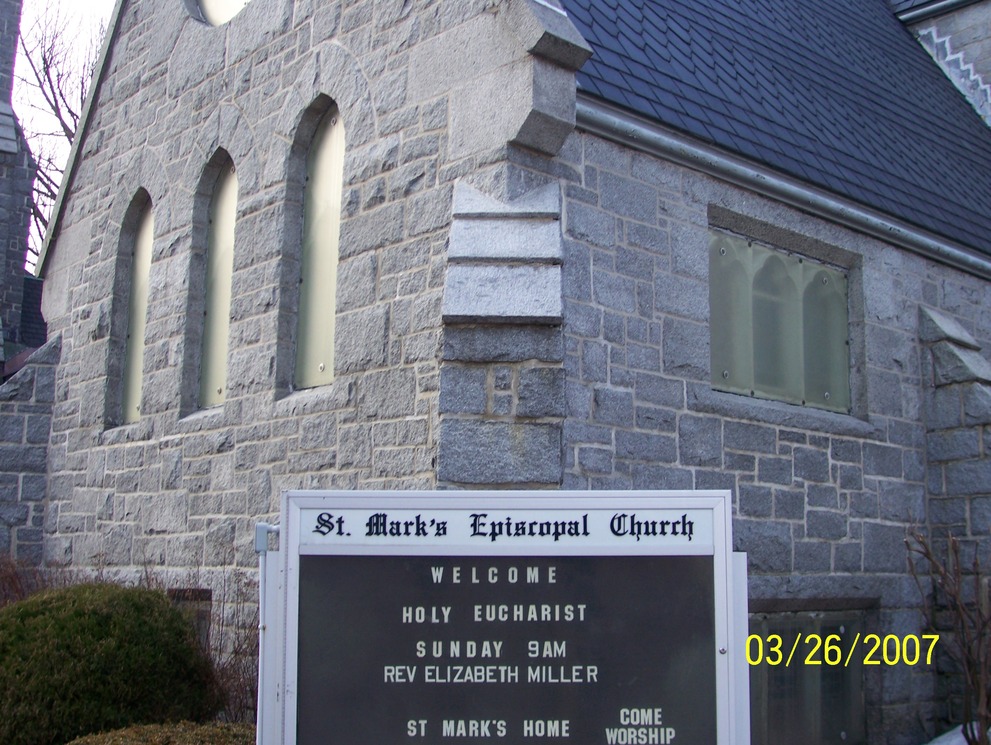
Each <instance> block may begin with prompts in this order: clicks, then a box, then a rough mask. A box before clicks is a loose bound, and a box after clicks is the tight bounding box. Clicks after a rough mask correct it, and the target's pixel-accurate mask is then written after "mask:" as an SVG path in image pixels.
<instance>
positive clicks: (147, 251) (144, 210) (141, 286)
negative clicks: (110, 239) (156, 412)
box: [120, 198, 155, 424]
mask: <svg viewBox="0 0 991 745" xmlns="http://www.w3.org/2000/svg"><path fill="white" fill-rule="evenodd" d="M143 202H144V203H143V204H142V205H141V206H139V207H138V208H137V209H138V214H137V218H136V220H134V222H133V223H132V224H134V225H135V226H136V227H135V228H134V230H133V232H132V233H131V234H130V235H128V236H127V238H126V239H125V240H127V241H128V242H130V244H131V245H130V250H131V256H130V284H129V286H128V289H127V294H128V309H127V332H126V334H125V341H124V364H123V370H122V374H121V379H122V392H121V406H120V421H121V422H123V423H124V424H129V423H131V422H136V421H138V419H140V418H141V388H142V377H143V366H144V350H145V325H146V320H147V315H148V277H149V274H150V272H151V253H152V243H153V238H154V234H155V219H154V217H153V215H152V210H151V202H150V201H148V200H147V199H146V198H145V199H144V200H143Z"/></svg>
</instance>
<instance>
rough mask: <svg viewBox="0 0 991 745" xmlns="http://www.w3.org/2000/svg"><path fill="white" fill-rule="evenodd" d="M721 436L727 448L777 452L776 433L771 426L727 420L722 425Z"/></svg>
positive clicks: (744, 450) (754, 451) (749, 451)
mask: <svg viewBox="0 0 991 745" xmlns="http://www.w3.org/2000/svg"><path fill="white" fill-rule="evenodd" d="M723 438H724V441H725V445H726V448H727V449H728V450H741V451H743V452H747V453H767V454H774V453H775V452H777V442H778V435H777V430H776V429H774V428H773V427H766V426H764V425H760V424H751V423H749V422H735V421H727V422H726V423H725V424H724V425H723Z"/></svg>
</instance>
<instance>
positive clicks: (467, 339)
mask: <svg viewBox="0 0 991 745" xmlns="http://www.w3.org/2000/svg"><path fill="white" fill-rule="evenodd" d="M444 359H445V360H450V361H459V362H523V361H525V360H540V361H543V362H561V361H562V360H563V359H564V337H563V336H562V334H561V329H560V328H559V327H552V326H547V327H540V326H503V327H498V326H497V327H478V328H475V327H463V328H462V327H449V328H446V329H444Z"/></svg>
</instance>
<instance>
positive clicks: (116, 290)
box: [44, 0, 588, 584]
mask: <svg viewBox="0 0 991 745" xmlns="http://www.w3.org/2000/svg"><path fill="white" fill-rule="evenodd" d="M115 33H116V36H115V37H114V43H113V45H112V47H111V50H110V55H109V58H108V60H107V64H106V66H105V68H104V76H103V79H102V82H101V84H100V87H99V89H98V94H97V97H96V103H95V107H94V109H93V113H92V117H91V119H90V121H89V123H88V125H87V128H86V134H85V140H84V141H83V142H82V145H81V148H80V150H79V153H80V158H79V161H78V164H77V168H76V171H75V173H74V177H73V182H72V187H71V189H70V191H69V194H68V196H67V197H66V199H65V204H64V209H63V211H62V214H61V222H60V224H59V228H58V232H57V235H56V237H55V239H54V240H53V242H52V245H51V248H50V250H49V253H48V255H47V257H46V263H45V266H44V276H45V277H46V281H47V283H48V285H47V289H46V294H45V304H44V312H45V317H46V319H47V321H48V323H49V330H50V334H51V335H52V336H55V335H58V336H59V337H60V338H61V340H62V361H61V365H60V367H59V382H58V387H57V390H56V396H55V406H54V413H53V422H52V434H51V444H50V449H49V458H48V471H49V483H48V509H47V515H46V530H47V536H46V541H45V558H46V560H47V561H49V562H54V563H60V564H61V563H69V564H72V565H76V566H80V567H93V566H100V567H103V568H104V569H105V570H106V571H110V572H117V573H120V574H123V575H126V574H129V573H130V574H133V573H135V572H139V571H145V570H146V569H149V568H150V569H152V570H155V571H159V572H162V573H164V574H169V573H171V574H172V575H173V576H181V575H188V574H189V573H191V572H192V573H194V574H196V575H197V576H199V577H201V578H202V579H201V580H200V581H201V582H206V583H207V584H209V582H211V581H212V580H210V579H209V578H210V576H211V573H214V574H217V576H219V573H217V572H216V571H215V570H223V569H225V568H229V567H232V566H239V567H249V566H253V565H254V563H255V557H254V552H253V524H254V522H255V521H256V520H259V519H263V518H269V519H271V518H273V517H275V513H276V511H277V510H278V505H279V496H280V493H281V492H282V491H283V490H285V489H289V488H294V489H299V488H339V489H427V488H432V487H434V486H436V484H437V477H436V469H437V440H438V423H439V402H438V389H439V386H440V378H441V374H440V367H439V359H440V355H441V347H442V326H443V321H442V311H441V304H442V299H443V289H444V284H445V276H446V247H447V241H448V232H449V227H450V223H451V215H452V195H453V192H454V185H455V183H456V182H457V181H459V180H463V181H476V182H478V183H479V184H480V185H483V186H484V187H486V189H487V190H488V191H490V192H492V193H494V194H495V195H496V196H497V197H499V198H504V197H506V196H507V193H508V192H507V186H506V175H505V174H506V157H507V142H508V141H517V142H521V143H524V144H526V145H527V146H528V147H531V148H535V149H537V150H541V149H542V150H545V151H546V152H552V151H554V150H555V149H556V148H559V147H560V144H561V142H562V141H563V139H564V138H565V137H566V136H567V134H568V133H569V132H570V131H571V128H572V127H573V123H574V97H575V85H574V75H573V70H574V68H575V67H577V66H578V65H580V64H581V63H582V62H583V61H584V59H585V58H586V57H587V53H588V50H587V47H585V46H584V42H583V41H582V40H581V38H580V36H578V35H577V33H576V32H574V29H573V27H571V26H570V23H568V22H566V17H565V16H564V15H563V14H561V13H560V12H557V11H555V10H554V9H553V8H551V7H550V6H548V5H547V4H546V3H541V2H531V0H513V2H502V3H500V2H487V1H484V2H483V1H482V0H463V1H459V2H446V1H445V2H436V1H435V0H421V1H420V2H413V3H383V2H380V1H379V0H358V1H349V2H319V3H317V2H312V3H311V2H298V0H296V1H293V0H253V1H252V2H251V3H249V4H248V5H247V6H246V7H245V9H244V10H243V11H242V12H241V13H240V14H238V15H237V16H235V17H234V18H233V19H232V20H231V21H229V22H228V23H227V24H225V25H223V26H221V27H218V28H212V27H209V26H206V25H204V24H202V23H200V22H197V21H195V20H193V19H192V18H190V17H189V16H188V15H187V14H186V13H185V11H184V10H183V7H182V4H181V3H178V2H171V1H169V0H130V1H129V2H127V3H125V5H124V9H123V14H122V16H121V18H120V23H119V25H118V27H117V29H116V32H115ZM452 73H456V74H452ZM507 90H508V91H512V92H513V93H514V95H513V96H512V97H509V98H508V99H507V97H506V96H505V95H504V94H505V92H506V91H507ZM330 101H333V102H334V103H336V105H337V107H338V109H339V111H340V116H341V118H342V121H343V124H344V127H345V131H346V157H345V166H344V171H345V175H344V181H345V183H344V195H343V204H344V206H343V214H342V223H341V237H340V260H339V265H338V287H337V330H336V378H335V380H334V382H333V383H332V384H330V385H327V386H323V387H320V388H315V389H310V390H303V391H292V390H291V380H292V358H293V345H292V335H293V333H294V328H295V307H296V305H295V304H296V300H297V286H298V280H299V278H298V268H297V267H298V261H299V250H300V249H299V235H300V227H301V206H300V205H301V190H302V182H303V165H302V164H303V162H304V157H305V153H306V149H307V146H308V139H307V137H308V136H309V135H308V133H309V132H312V130H313V129H314V127H315V123H316V121H317V120H318V119H319V116H320V115H321V113H322V112H323V111H325V110H327V104H328V103H329V102H330ZM500 101H501V102H503V103H505V104H506V105H498V104H499V102H500ZM569 101H570V104H569ZM221 153H226V154H227V155H228V156H229V157H230V159H231V161H232V162H233V164H234V167H235V168H236V169H237V175H238V181H239V196H238V213H237V223H236V228H235V246H234V276H233V299H232V307H231V326H230V342H229V351H228V383H227V389H228V390H227V400H226V402H225V403H224V405H223V406H221V407H217V408H214V409H209V410H205V411H189V408H190V406H189V403H188V402H189V401H190V400H191V398H192V397H190V396H189V395H188V391H189V390H190V388H191V387H193V388H192V389H193V390H195V386H196V385H197V381H196V379H195V378H196V369H197V366H198V361H197V356H198V351H197V349H196V348H195V347H196V345H195V342H194V337H195V334H190V333H189V332H188V331H187V327H188V313H189V308H191V307H193V308H195V307H197V302H196V301H197V300H198V299H197V298H191V297H190V293H191V292H194V293H195V292H196V288H197V287H199V286H201V284H202V283H201V282H200V281H199V278H198V277H197V276H196V274H195V272H196V271H197V266H198V265H199V264H200V263H201V262H200V261H199V254H200V252H202V250H203V249H202V246H203V244H204V243H205V241H204V239H203V236H202V235H200V234H199V233H197V231H198V230H202V229H203V226H202V225H201V224H200V223H201V222H202V221H199V222H197V220H198V218H197V217H196V215H198V214H201V213H202V208H201V205H202V201H203V199H204V198H205V197H204V196H203V195H202V194H199V193H198V190H199V191H202V189H200V184H202V183H204V173H205V172H206V171H207V170H208V168H209V166H210V164H211V163H214V162H217V158H218V157H220V156H219V155H218V154H221ZM207 197H208V195H207ZM145 200H147V201H148V202H150V204H151V208H152V211H153V215H154V245H153V257H152V268H151V275H150V288H151V289H150V293H149V309H148V314H147V319H148V326H147V331H146V337H145V341H146V347H145V354H144V377H143V380H144V384H143V398H142V416H141V419H140V421H139V422H137V423H134V424H128V425H123V426H118V425H117V422H118V421H119V418H120V417H119V414H118V413H117V409H118V408H119V400H120V386H121V382H120V379H119V378H120V368H121V360H122V359H123V350H124V335H125V333H126V314H127V292H128V284H129V282H130V274H129V272H130V258H129V254H130V250H131V241H132V240H133V232H134V224H135V219H136V217H135V216H136V214H137V213H138V212H139V207H140V206H141V204H143V203H144V202H145ZM200 305H201V303H200ZM524 385H526V383H524ZM184 402H185V404H184ZM218 581H219V580H218Z"/></svg>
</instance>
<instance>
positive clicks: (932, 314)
mask: <svg viewBox="0 0 991 745" xmlns="http://www.w3.org/2000/svg"><path fill="white" fill-rule="evenodd" d="M919 341H921V342H923V343H924V344H933V343H935V342H940V341H950V342H953V343H955V344H957V345H959V346H963V347H967V348H969V349H980V347H979V346H978V344H977V342H976V341H975V340H974V337H973V336H971V335H970V333H969V332H968V331H967V330H966V329H964V327H963V326H961V325H960V324H959V323H957V322H956V321H955V320H954V319H952V318H950V317H949V316H947V315H944V314H943V313H940V312H939V311H936V310H933V309H932V308H921V307H920V308H919Z"/></svg>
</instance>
